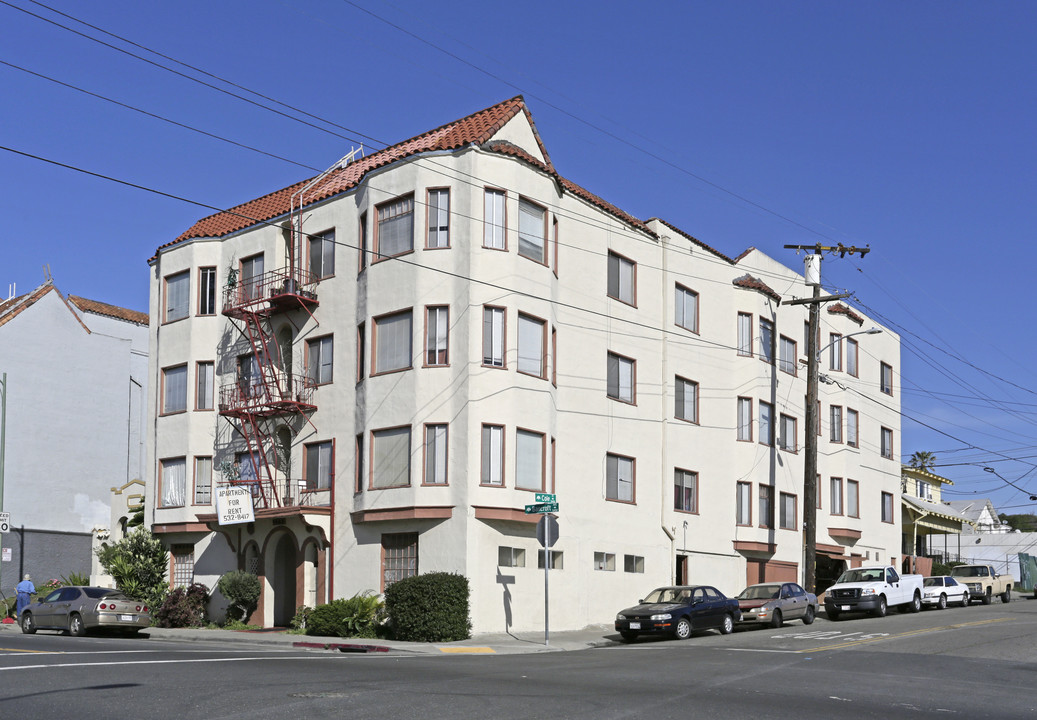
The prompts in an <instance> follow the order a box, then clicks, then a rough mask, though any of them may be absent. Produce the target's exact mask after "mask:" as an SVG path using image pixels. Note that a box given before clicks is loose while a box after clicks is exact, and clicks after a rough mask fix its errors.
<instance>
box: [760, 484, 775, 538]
mask: <svg viewBox="0 0 1037 720" xmlns="http://www.w3.org/2000/svg"><path fill="white" fill-rule="evenodd" d="M759 503H760V507H759V513H760V514H759V517H758V518H757V519H758V521H759V523H760V527H763V528H769V527H774V494H773V493H772V492H771V486H770V485H763V484H761V485H760V487H759Z"/></svg>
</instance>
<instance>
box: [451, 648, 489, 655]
mask: <svg viewBox="0 0 1037 720" xmlns="http://www.w3.org/2000/svg"><path fill="white" fill-rule="evenodd" d="M439 652H445V653H483V654H485V653H496V651H495V650H494V649H493V648H488V647H457V648H452V647H451V648H439Z"/></svg>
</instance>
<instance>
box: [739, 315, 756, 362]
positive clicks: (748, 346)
mask: <svg viewBox="0 0 1037 720" xmlns="http://www.w3.org/2000/svg"><path fill="white" fill-rule="evenodd" d="M738 354H739V355H745V356H747V357H749V356H752V354H753V316H752V315H750V314H749V313H743V312H740V313H738Z"/></svg>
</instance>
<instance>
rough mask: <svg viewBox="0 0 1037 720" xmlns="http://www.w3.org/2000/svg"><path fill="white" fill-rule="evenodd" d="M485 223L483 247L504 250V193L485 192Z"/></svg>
mask: <svg viewBox="0 0 1037 720" xmlns="http://www.w3.org/2000/svg"><path fill="white" fill-rule="evenodd" d="M484 217H485V221H484V223H483V246H484V247H488V248H495V249H497V250H503V249H504V193H502V192H500V191H499V190H487V191H486V209H485V216H484Z"/></svg>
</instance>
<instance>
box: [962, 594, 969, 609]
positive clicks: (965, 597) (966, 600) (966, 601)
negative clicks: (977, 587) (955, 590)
mask: <svg viewBox="0 0 1037 720" xmlns="http://www.w3.org/2000/svg"><path fill="white" fill-rule="evenodd" d="M969 602H970V600H969V594H968V593H965V594H964V595H962V596H961V606H962V607H968V606H969Z"/></svg>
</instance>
